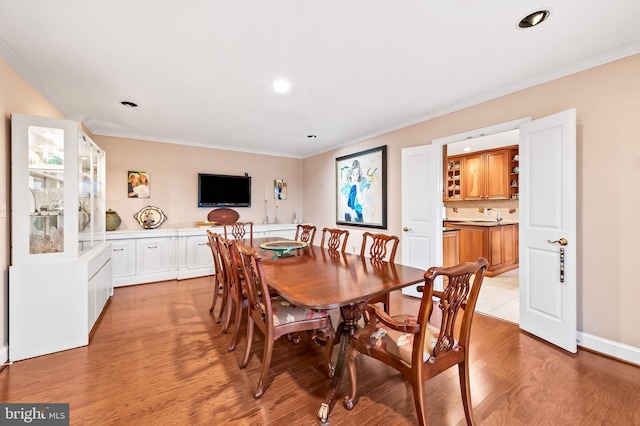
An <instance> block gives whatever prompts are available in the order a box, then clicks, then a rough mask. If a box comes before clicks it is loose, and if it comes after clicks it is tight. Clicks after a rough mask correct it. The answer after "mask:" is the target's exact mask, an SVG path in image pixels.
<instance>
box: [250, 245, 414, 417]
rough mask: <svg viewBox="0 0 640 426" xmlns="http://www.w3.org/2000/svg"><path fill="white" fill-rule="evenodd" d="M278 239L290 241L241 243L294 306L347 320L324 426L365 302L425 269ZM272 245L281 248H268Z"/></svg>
mask: <svg viewBox="0 0 640 426" xmlns="http://www.w3.org/2000/svg"><path fill="white" fill-rule="evenodd" d="M278 241H286V239H284V238H279V237H266V238H250V239H247V240H244V241H241V242H240V244H243V245H244V246H246V247H250V248H252V249H254V250H256V251H258V253H259V254H260V256H261V259H262V260H261V261H262V265H263V268H264V271H265V276H266V278H267V282H268V284H269V286H270V287H271V288H273V289H274V290H275V291H276V292H277V293H279V294H280V295H281V296H282V297H284V298H285V299H287V300H289V301H290V302H291V303H293V304H295V305H298V306H303V307H306V308H310V309H318V310H329V309H336V308H337V309H340V316H341V320H340V321H341V322H340V324H339V326H338V327H337V329H336V341H339V352H338V358H337V361H336V364H335V367H334V372H333V377H332V380H331V385H330V388H329V392H328V394H327V396H326V397H325V400H324V401H323V403H322V404H321V406H320V410H319V411H318V419H319V421H320V423H322V424H325V423H327V422H328V420H329V413H330V411H331V409H332V408H333V406H334V404H335V397H336V392H337V390H338V387H339V385H340V381H341V380H342V376H343V375H344V369H345V353H346V350H347V348H348V346H349V342H350V339H351V336H352V335H353V333H354V332H355V331H356V330H357V323H358V320H359V319H360V318H361V316H362V311H363V306H364V304H365V303H366V302H367V300H369V299H372V298H374V297H376V296H380V295H383V294H385V293H388V292H390V291H394V290H398V289H401V288H403V287H405V286H408V285H412V284H416V283H419V282H423V281H424V273H425V271H424V270H422V269H419V268H414V267H411V266H405V265H402V264H397V263H389V262H377V261H373V260H371V259H369V258H367V257H361V256H359V255H357V254H351V253H343V252H339V251H330V250H328V249H326V248H321V247H318V246H313V245H307V246H306V247H303V248H298V249H291V250H289V251H287V250H282V249H281V247H282V246H283V245H282V244H279V243H277V244H274V242H278ZM269 246H273V247H276V249H269V248H264V247H269ZM277 248H280V249H277Z"/></svg>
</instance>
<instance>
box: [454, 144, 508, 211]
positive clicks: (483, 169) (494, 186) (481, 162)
mask: <svg viewBox="0 0 640 426" xmlns="http://www.w3.org/2000/svg"><path fill="white" fill-rule="evenodd" d="M510 159H511V157H510V150H509V148H504V149H495V150H489V151H480V152H476V153H473V154H468V155H465V156H464V157H463V162H462V199H463V200H465V201H472V200H506V199H509V198H511V194H510V189H509V188H510V183H511V181H510V180H509V173H510V169H509V165H510Z"/></svg>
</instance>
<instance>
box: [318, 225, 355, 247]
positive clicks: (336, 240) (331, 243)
mask: <svg viewBox="0 0 640 426" xmlns="http://www.w3.org/2000/svg"><path fill="white" fill-rule="evenodd" d="M327 236H328V238H327ZM348 238H349V231H347V230H346V229H337V228H323V229H322V239H321V240H320V247H322V248H324V242H325V239H326V241H327V249H328V250H329V251H334V252H337V251H340V252H342V253H344V251H345V249H346V248H347V239H348Z"/></svg>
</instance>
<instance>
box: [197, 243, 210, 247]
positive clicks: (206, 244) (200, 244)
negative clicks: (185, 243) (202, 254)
mask: <svg viewBox="0 0 640 426" xmlns="http://www.w3.org/2000/svg"><path fill="white" fill-rule="evenodd" d="M198 245H199V246H208V245H209V243H198Z"/></svg>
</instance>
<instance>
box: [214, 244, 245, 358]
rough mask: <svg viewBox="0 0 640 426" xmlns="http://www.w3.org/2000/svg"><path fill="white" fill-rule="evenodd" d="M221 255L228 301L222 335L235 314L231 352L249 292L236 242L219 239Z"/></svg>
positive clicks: (236, 339)
mask: <svg viewBox="0 0 640 426" xmlns="http://www.w3.org/2000/svg"><path fill="white" fill-rule="evenodd" d="M219 243H220V254H221V258H222V267H223V269H224V276H225V279H226V288H227V299H226V307H225V317H224V322H223V325H222V333H226V332H227V331H228V330H229V325H230V324H231V316H232V312H235V317H234V326H233V336H232V337H231V343H230V344H229V348H228V351H229V352H231V351H233V350H234V349H235V348H236V344H237V343H238V336H239V335H240V327H241V322H242V313H243V312H244V310H245V309H246V308H247V303H248V300H247V292H246V291H245V289H244V288H243V284H242V279H241V275H240V270H239V268H238V263H237V259H234V250H233V246H234V244H235V240H230V239H227V238H222V237H220V238H219Z"/></svg>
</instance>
